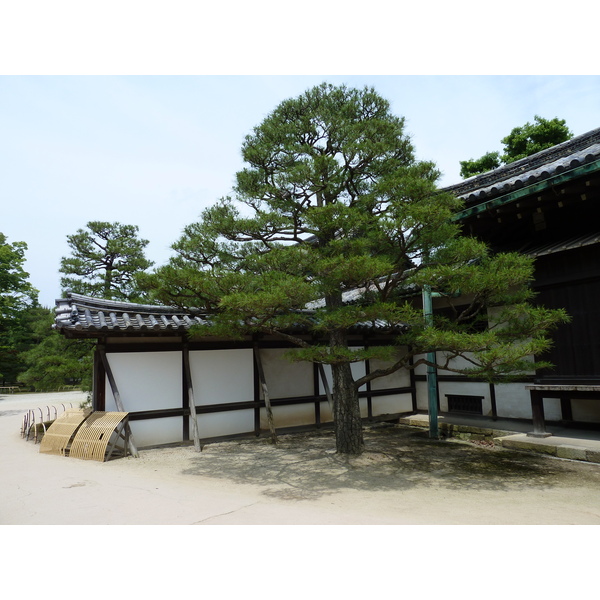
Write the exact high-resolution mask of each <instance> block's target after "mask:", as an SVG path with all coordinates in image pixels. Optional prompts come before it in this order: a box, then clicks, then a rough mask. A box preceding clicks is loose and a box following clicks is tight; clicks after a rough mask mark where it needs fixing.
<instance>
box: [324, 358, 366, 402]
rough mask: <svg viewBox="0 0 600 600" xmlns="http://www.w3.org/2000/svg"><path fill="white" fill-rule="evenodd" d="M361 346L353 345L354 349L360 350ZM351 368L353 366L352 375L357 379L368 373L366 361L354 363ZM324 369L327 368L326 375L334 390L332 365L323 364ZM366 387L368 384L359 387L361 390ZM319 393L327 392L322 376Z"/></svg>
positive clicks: (331, 388) (330, 387)
mask: <svg viewBox="0 0 600 600" xmlns="http://www.w3.org/2000/svg"><path fill="white" fill-rule="evenodd" d="M361 348H362V347H361ZM361 348H356V347H353V348H352V350H360V349H361ZM351 368H352V377H354V380H355V381H356V380H357V379H360V378H361V377H363V376H364V375H365V373H366V369H365V363H364V362H357V363H352V364H351ZM323 369H324V370H325V377H326V379H327V382H328V383H329V389H330V390H331V391H332V392H333V378H332V376H331V366H330V365H323ZM364 389H366V384H365V385H363V386H361V387H360V388H359V390H360V391H362V390H364ZM319 393H320V394H324V393H325V388H324V387H323V383H322V382H321V378H320V377H319Z"/></svg>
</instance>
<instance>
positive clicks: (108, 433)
mask: <svg viewBox="0 0 600 600" xmlns="http://www.w3.org/2000/svg"><path fill="white" fill-rule="evenodd" d="M127 415H128V413H126V412H100V411H98V412H94V413H92V414H91V415H90V416H89V417H88V419H87V420H86V421H85V422H84V423H83V424H82V426H81V427H80V428H79V430H78V431H77V433H76V434H75V437H74V438H73V442H72V444H71V449H70V452H69V456H70V457H72V458H81V459H83V460H97V461H100V462H104V461H105V460H107V456H108V457H110V455H111V454H112V452H113V450H114V448H115V442H113V445H112V448H111V450H110V452H109V453H107V450H108V447H109V444H110V443H111V439H112V438H113V436H114V435H116V436H117V437H118V436H119V435H120V432H121V430H122V429H123V428H126V427H127V423H126V419H127Z"/></svg>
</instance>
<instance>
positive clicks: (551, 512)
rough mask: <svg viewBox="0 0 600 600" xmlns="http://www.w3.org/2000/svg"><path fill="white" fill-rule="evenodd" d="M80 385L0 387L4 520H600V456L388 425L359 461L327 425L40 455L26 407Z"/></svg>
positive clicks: (57, 398)
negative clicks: (13, 390) (198, 445)
mask: <svg viewBox="0 0 600 600" xmlns="http://www.w3.org/2000/svg"><path fill="white" fill-rule="evenodd" d="M81 397H82V396H81V395H80V394H78V393H74V392H70V393H65V394H60V395H58V394H48V395H44V394H35V395H31V394H29V395H26V394H21V395H14V396H10V395H4V396H1V397H0V456H1V457H2V460H1V462H0V481H1V482H2V485H1V488H0V524H13V525H40V524H42V525H94V524H100V525H103V524H105V525H109V524H116V525H130V524H139V525H179V524H187V525H192V524H193V525H225V524H228V525H358V524H361V525H441V524H454V525H496V524H504V525H511V524H521V525H528V524H531V525H535V524H541V525H556V524H578V525H595V524H600V465H597V464H590V463H581V462H576V461H567V460H561V459H555V458H550V457H544V456H539V455H533V454H527V453H522V452H515V451H510V450H505V449H500V448H497V447H490V446H477V445H473V444H468V443H464V442H455V441H434V440H430V439H429V438H428V435H427V432H425V431H421V430H418V429H414V428H409V427H405V426H400V425H388V424H381V425H376V426H372V427H368V428H367V429H366V431H365V442H366V450H365V452H364V454H363V455H362V456H360V457H357V458H345V457H342V456H338V455H336V454H335V452H334V450H333V448H334V439H333V433H332V432H331V431H322V432H316V433H314V432H311V433H297V434H293V435H285V436H280V438H279V443H278V445H277V446H273V445H272V444H271V443H270V442H269V441H267V440H265V439H251V440H236V441H228V442H221V443H214V444H208V445H206V446H205V447H204V448H203V451H202V452H201V453H197V452H195V451H194V448H193V447H192V446H186V447H177V448H161V449H149V450H142V451H141V453H140V457H139V458H132V457H127V458H120V459H116V460H113V461H110V462H106V463H100V462H95V461H84V460H78V459H72V458H64V457H60V456H52V455H45V454H40V453H39V445H35V444H34V443H33V442H32V441H29V442H27V441H25V440H23V439H22V438H21V436H20V425H21V420H22V415H23V414H24V412H25V410H26V409H27V408H29V407H33V406H38V405H39V406H46V405H49V404H50V405H55V406H60V405H61V402H62V403H64V402H72V403H73V404H74V405H77V403H78V402H79V401H80V400H81Z"/></svg>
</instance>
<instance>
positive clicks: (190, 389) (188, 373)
mask: <svg viewBox="0 0 600 600" xmlns="http://www.w3.org/2000/svg"><path fill="white" fill-rule="evenodd" d="M183 368H184V373H185V380H186V383H187V393H188V403H189V406H190V416H191V418H192V431H193V435H194V448H195V449H196V452H201V451H202V447H201V446H200V431H199V429H198V416H197V415H196V401H195V400H194V386H193V384H192V370H191V368H190V349H189V347H188V345H187V344H183Z"/></svg>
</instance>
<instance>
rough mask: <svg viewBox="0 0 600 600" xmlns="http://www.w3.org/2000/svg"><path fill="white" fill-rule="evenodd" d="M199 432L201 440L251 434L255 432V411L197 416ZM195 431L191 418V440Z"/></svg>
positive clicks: (231, 411)
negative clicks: (236, 434)
mask: <svg viewBox="0 0 600 600" xmlns="http://www.w3.org/2000/svg"><path fill="white" fill-rule="evenodd" d="M197 418H198V430H199V432H200V437H201V438H209V437H219V436H222V435H233V434H235V433H250V432H252V431H254V410H252V409H251V408H250V409H244V410H229V411H225V412H221V413H208V414H202V415H197ZM193 435H194V430H193V429H192V420H191V418H190V438H191V439H193Z"/></svg>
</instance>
